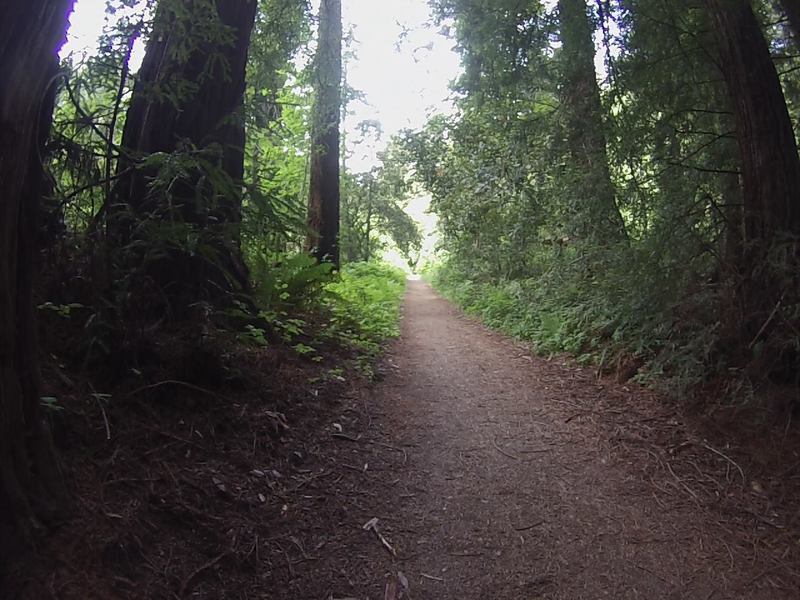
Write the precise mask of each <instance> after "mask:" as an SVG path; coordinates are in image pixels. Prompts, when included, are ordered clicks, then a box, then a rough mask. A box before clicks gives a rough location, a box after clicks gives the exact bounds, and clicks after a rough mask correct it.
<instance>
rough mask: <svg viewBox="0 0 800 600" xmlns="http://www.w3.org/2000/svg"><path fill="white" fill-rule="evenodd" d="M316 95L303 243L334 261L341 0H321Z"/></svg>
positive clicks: (336, 256) (336, 248) (320, 258)
mask: <svg viewBox="0 0 800 600" xmlns="http://www.w3.org/2000/svg"><path fill="white" fill-rule="evenodd" d="M319 11H320V14H319V42H318V43H319V46H318V49H317V57H316V68H315V73H316V81H315V88H316V93H317V99H316V103H315V106H314V121H313V129H312V133H311V144H312V146H311V174H310V181H309V192H308V229H309V235H308V239H307V241H306V245H307V247H308V249H309V250H310V251H311V253H312V254H313V255H314V256H315V257H316V258H317V260H318V261H328V262H331V263H333V265H334V266H336V267H338V266H339V202H340V190H339V121H340V118H341V97H342V86H341V79H342V2H341V0H321V3H320V9H319Z"/></svg>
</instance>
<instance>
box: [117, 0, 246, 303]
mask: <svg viewBox="0 0 800 600" xmlns="http://www.w3.org/2000/svg"><path fill="white" fill-rule="evenodd" d="M256 6H257V2H256V0H210V1H202V2H201V1H199V0H180V2H178V6H175V5H174V4H170V3H167V2H162V3H161V4H160V5H159V8H158V12H157V14H156V22H155V25H154V30H153V33H152V35H151V36H150V40H149V41H148V44H147V48H146V52H145V58H144V61H143V63H142V67H141V69H140V71H139V75H138V79H137V82H136V85H135V86H134V91H133V97H132V99H131V105H130V107H129V109H128V113H127V117H126V121H125V128H124V130H123V135H122V148H123V152H124V158H123V159H122V160H121V161H120V165H119V174H120V181H119V183H118V185H117V186H116V193H115V194H114V197H113V204H112V206H111V207H110V211H109V213H110V215H111V216H110V218H109V237H110V239H111V240H112V245H114V246H116V251H117V252H121V253H123V254H124V253H125V252H126V250H125V248H124V246H126V245H127V246H129V248H130V247H144V248H145V249H146V250H147V249H148V246H149V245H151V244H152V243H154V242H156V243H157V240H159V239H161V238H160V237H159V236H158V235H156V236H152V232H153V230H156V231H158V230H159V229H161V230H162V231H166V232H167V233H166V234H167V236H170V235H171V236H173V238H174V239H173V240H172V241H173V242H175V243H174V244H172V247H171V248H170V249H169V251H167V252H166V253H164V254H162V257H161V258H157V259H154V260H146V261H145V262H146V263H147V264H146V266H145V272H146V273H147V275H148V276H150V277H152V278H153V279H154V280H155V282H156V283H157V284H158V285H159V286H160V287H161V288H162V289H163V291H164V293H165V296H166V297H168V298H169V299H170V300H171V301H172V303H173V305H177V306H176V307H178V308H179V307H181V306H185V305H186V304H187V303H193V302H196V301H198V300H211V301H212V302H215V303H216V302H218V301H220V300H222V299H223V298H225V297H227V296H229V295H230V294H231V293H236V292H239V291H244V290H246V289H247V288H248V279H249V277H248V273H247V268H246V267H245V264H244V261H243V259H242V255H241V247H240V239H239V226H240V222H241V201H242V197H241V190H242V180H243V178H244V142H245V131H244V120H243V115H242V112H243V102H244V89H245V67H246V63H247V51H248V46H249V41H250V34H251V31H252V28H253V22H254V19H255V14H256ZM159 157H160V158H159ZM143 159H146V160H147V161H148V162H149V163H151V164H146V166H143V165H142V164H141V163H140V162H138V161H141V160H143ZM177 161H181V162H182V165H183V166H182V167H180V168H179V169H178V170H177V171H173V169H174V168H175V167H174V165H175V164H176V162H177ZM137 163H138V164H137ZM180 171H182V172H180ZM178 172H180V173H179V174H178ZM176 174H177V177H174V176H175V175H176ZM148 232H149V233H148ZM181 232H183V233H181ZM181 237H183V238H184V240H186V239H187V238H189V239H193V240H196V241H195V243H194V247H180V244H179V243H178V242H179V240H180V238H181ZM133 255H134V256H135V258H136V260H140V259H141V257H140V256H139V255H138V254H136V253H135V252H134V253H133Z"/></svg>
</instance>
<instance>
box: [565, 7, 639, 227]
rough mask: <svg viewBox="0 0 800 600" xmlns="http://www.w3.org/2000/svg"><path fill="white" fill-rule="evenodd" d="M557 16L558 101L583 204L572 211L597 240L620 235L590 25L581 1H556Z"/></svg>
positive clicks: (575, 190)
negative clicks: (560, 62)
mask: <svg viewBox="0 0 800 600" xmlns="http://www.w3.org/2000/svg"><path fill="white" fill-rule="evenodd" d="M558 14H559V21H560V27H561V43H562V55H563V67H562V68H563V71H562V73H563V74H562V81H561V103H562V105H563V107H564V112H565V117H566V129H567V131H566V133H567V146H568V149H569V152H570V154H571V155H572V158H573V160H574V161H575V164H576V166H577V172H576V174H575V175H576V181H575V189H574V192H573V195H575V196H580V197H582V198H584V199H585V202H586V204H584V205H581V206H579V207H577V209H578V211H579V212H580V214H581V215H585V216H584V217H583V218H584V220H585V222H586V223H587V224H588V231H587V233H589V234H593V235H595V236H597V237H599V238H600V239H609V238H610V239H611V240H614V239H617V240H618V239H624V238H625V237H626V234H625V224H624V221H623V219H622V215H621V214H620V211H619V209H618V208H617V204H616V192H615V189H614V184H613V183H612V181H611V174H610V172H609V168H608V152H607V150H606V137H605V134H604V132H603V121H604V119H603V106H602V103H601V102H600V88H599V86H598V85H597V73H596V72H595V68H594V56H595V49H594V41H593V38H592V34H593V32H594V28H593V27H592V22H591V19H590V17H589V14H588V12H587V10H586V2H585V0H559V2H558Z"/></svg>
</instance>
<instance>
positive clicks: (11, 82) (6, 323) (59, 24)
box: [0, 0, 72, 576]
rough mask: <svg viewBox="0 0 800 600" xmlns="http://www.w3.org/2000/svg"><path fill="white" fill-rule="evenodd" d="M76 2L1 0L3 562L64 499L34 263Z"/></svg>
mask: <svg viewBox="0 0 800 600" xmlns="http://www.w3.org/2000/svg"><path fill="white" fill-rule="evenodd" d="M71 7H72V2H71V1H70V0H3V4H2V7H1V8H0V565H2V566H0V571H2V569H3V567H5V566H6V565H7V564H8V562H7V561H8V558H9V553H10V552H13V551H14V550H15V549H16V548H17V547H18V546H19V545H20V544H21V543H24V542H27V541H29V540H30V539H31V535H32V534H33V533H34V532H35V531H36V530H37V529H41V528H42V527H43V526H44V525H47V524H49V523H50V522H51V521H52V520H54V519H55V518H56V517H57V516H58V514H59V511H60V509H61V508H62V507H63V499H64V488H63V482H62V479H61V475H60V473H59V470H58V468H57V464H56V459H55V453H54V450H53V446H52V442H51V438H50V434H49V431H48V428H47V425H46V422H45V420H44V415H43V414H42V410H41V400H40V374H39V362H38V354H37V353H38V348H37V343H36V329H35V322H34V307H33V271H34V263H35V256H36V247H35V240H36V237H37V216H38V205H39V196H40V195H41V190H42V180H43V178H42V175H43V172H42V160H41V156H42V150H43V148H44V142H45V140H46V138H47V135H48V132H49V128H50V121H51V118H52V111H53V102H54V99H55V91H54V79H55V75H56V72H57V69H58V59H57V55H56V52H57V49H58V47H59V45H60V44H61V43H62V42H63V39H64V32H65V30H66V24H67V15H68V13H69V11H70V10H71ZM0 576H2V573H0Z"/></svg>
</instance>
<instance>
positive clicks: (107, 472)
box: [15, 282, 800, 600]
mask: <svg viewBox="0 0 800 600" xmlns="http://www.w3.org/2000/svg"><path fill="white" fill-rule="evenodd" d="M382 374H383V378H382V381H381V382H379V383H377V384H375V385H373V386H368V387H366V388H365V387H364V386H351V387H348V386H346V385H344V384H341V385H338V387H331V386H330V385H328V386H321V387H318V389H320V390H323V393H313V394H307V395H306V396H305V397H302V398H301V397H298V398H296V401H297V403H296V405H295V408H294V409H292V407H290V406H287V407H286V412H287V414H288V415H289V421H290V427H291V428H290V429H288V430H287V429H285V428H284V427H283V425H282V424H281V421H282V418H283V417H282V415H277V413H276V412H274V411H270V410H267V409H266V408H265V407H264V406H261V407H260V408H259V407H258V406H257V405H256V404H255V403H254V402H252V401H251V402H249V403H246V402H244V401H242V400H238V401H236V400H235V399H234V401H233V402H232V403H231V402H230V398H227V399H226V402H222V403H219V406H222V407H224V408H214V409H213V410H212V409H207V410H198V415H199V416H198V417H197V419H196V420H195V421H193V422H192V423H191V426H190V424H189V423H188V422H187V419H186V417H185V416H184V417H179V416H177V415H175V416H174V418H173V420H172V421H170V420H169V418H166V417H165V416H164V415H163V414H160V415H159V420H158V423H160V424H161V425H160V426H159V428H158V430H157V431H155V432H153V435H152V436H151V437H150V438H148V446H146V447H145V449H143V450H142V454H143V455H141V456H126V454H125V451H124V450H123V451H118V454H119V455H118V456H111V454H112V453H113V448H112V447H106V448H105V449H103V450H101V449H99V447H98V449H97V450H96V453H95V455H94V456H93V457H91V460H90V461H87V464H86V465H84V468H83V470H79V471H80V473H83V475H82V477H78V480H79V481H83V482H84V483H83V484H81V485H83V490H84V491H83V495H81V493H80V490H79V497H80V498H81V501H80V502H81V504H82V506H84V509H83V513H82V514H83V515H84V520H83V521H78V522H77V523H75V524H72V525H71V526H69V527H67V528H66V529H65V530H64V531H62V532H61V533H60V534H59V536H57V537H56V538H55V540H54V541H52V542H51V546H52V547H51V548H50V549H49V550H48V552H49V553H50V555H51V556H55V559H54V560H55V561H56V567H55V568H52V560H53V559H51V562H50V563H47V564H48V565H49V566H48V568H47V569H45V567H44V566H42V565H39V566H38V567H37V568H35V569H32V570H29V572H31V573H33V574H32V575H30V576H29V579H28V580H27V588H25V589H27V596H26V595H25V592H17V594H18V597H26V598H62V599H67V598H125V599H133V598H159V599H160V598H165V599H166V598H169V599H172V600H174V599H175V598H178V599H181V600H183V599H188V598H203V599H217V598H231V599H237V600H238V599H241V600H246V599H247V600H249V599H256V598H259V599H267V598H268V599H271V600H290V599H291V600H306V599H308V600H312V599H314V600H331V599H337V600H343V599H350V600H355V599H359V600H366V599H373V600H380V599H384V600H400V599H401V598H406V599H410V600H424V599H436V600H447V599H458V600H472V599H474V600H505V599H509V600H510V599H512V598H513V599H520V600H536V599H542V600H543V599H553V600H555V599H570V600H577V599H587V600H588V599H598V598H614V599H623V598H631V599H632V598H646V599H660V598H663V599H667V598H670V599H675V600H679V599H695V598H696V599H699V600H712V599H714V600H722V599H726V598H729V599H733V598H741V599H753V600H757V599H761V598H764V599H769V600H779V599H782V598H787V599H796V598H798V597H800V594H799V593H798V589H800V494H799V493H798V490H799V489H800V458H798V454H797V449H798V448H799V447H800V446H799V445H798V439H797V438H798V436H797V433H796V432H792V431H789V430H787V431H786V432H784V431H783V430H782V429H781V431H780V432H779V433H773V434H772V436H771V437H769V438H765V437H763V432H762V433H759V435H758V436H753V437H752V438H748V437H747V436H746V435H744V434H742V433H741V432H739V433H737V435H736V438H735V439H736V440H737V442H736V444H734V443H733V441H732V440H731V441H730V442H726V440H725V439H724V437H723V435H722V434H719V433H717V431H726V432H730V431H731V430H730V422H724V423H723V425H724V427H721V428H720V427H717V423H718V420H712V419H708V418H702V419H701V418H699V417H689V416H686V415H684V414H683V413H681V412H680V411H679V410H678V409H677V408H675V407H672V406H670V405H667V404H665V403H664V402H661V401H659V400H658V399H657V398H655V397H653V396H652V395H651V394H649V393H647V392H645V391H644V390H642V389H639V388H637V387H635V386H622V385H619V384H616V383H611V382H610V381H608V380H605V379H602V380H601V379H598V378H597V377H596V375H595V373H593V372H591V371H589V370H586V369H581V368H578V367H575V366H573V365H570V364H569V363H568V362H567V361H565V360H551V361H547V360H544V359H540V358H536V357H532V356H531V355H530V354H529V353H528V351H527V350H526V349H525V348H523V347H522V346H520V345H518V344H516V343H514V342H512V341H510V340H508V339H506V338H504V337H502V336H500V335H497V334H494V333H492V332H489V331H487V330H486V329H485V328H484V327H482V326H481V325H480V324H478V323H476V322H474V321H473V320H471V319H469V318H467V317H465V316H463V315H462V314H461V313H460V312H459V311H457V310H456V309H455V308H454V307H452V306H451V305H450V304H449V303H447V302H445V301H444V300H442V299H440V298H438V297H437V296H436V295H435V294H434V293H433V292H432V291H431V290H430V288H428V287H427V286H426V285H425V284H422V283H419V282H411V283H410V287H409V292H408V295H407V299H406V305H405V316H404V321H403V334H402V337H401V339H400V340H399V341H398V342H396V343H395V344H394V345H393V346H392V347H391V348H390V350H389V352H388V355H387V357H386V358H385V360H384V363H383V368H382ZM273 375H274V377H279V376H280V373H274V374H273ZM303 385H305V388H303V389H306V390H307V388H308V386H307V385H306V384H305V383H304V384H303ZM298 386H300V383H298ZM297 389H299V387H298V388H297ZM315 389H317V388H315ZM300 406H306V407H309V406H310V407H311V408H310V410H311V412H310V413H309V412H302V411H300V409H299V407H300ZM293 411H294V412H293ZM101 423H102V422H101ZM210 424H213V425H210ZM220 424H225V425H226V427H225V428H222V427H220ZM270 428H271V431H270ZM223 429H224V430H223ZM101 431H102V430H101ZM130 431H131V432H134V431H141V429H138V430H136V429H131V430H130ZM193 431H199V432H200V435H194V434H193V433H192V432H193ZM131 435H134V433H131ZM140 435H141V434H140ZM83 441H84V442H86V443H88V441H87V440H83ZM128 441H129V442H130V443H131V444H133V442H132V441H130V440H128ZM120 444H123V442H120ZM154 448H155V450H154ZM115 461H116V462H115ZM90 472H91V473H92V474H91V475H88V474H87V473H90ZM95 472H96V474H95ZM92 478H94V480H93V482H89V481H88V480H89V479H92ZM90 489H99V490H101V491H102V494H101V495H99V496H97V495H95V496H93V497H92V496H90V494H89V493H88V492H87V491H86V490H90ZM86 505H88V507H89V508H88V509H86V508H85V506H86ZM86 515H89V516H86ZM90 517H91V518H90ZM33 578H35V579H36V583H35V584H34V583H33V582H32V581H31V579H33ZM16 581H17V583H18V584H19V582H20V581H25V578H24V577H23V576H20V575H19V573H18V575H17V578H16ZM17 589H21V588H20V587H19V585H18V586H17ZM31 590H34V591H31ZM15 597H17V596H15Z"/></svg>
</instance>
